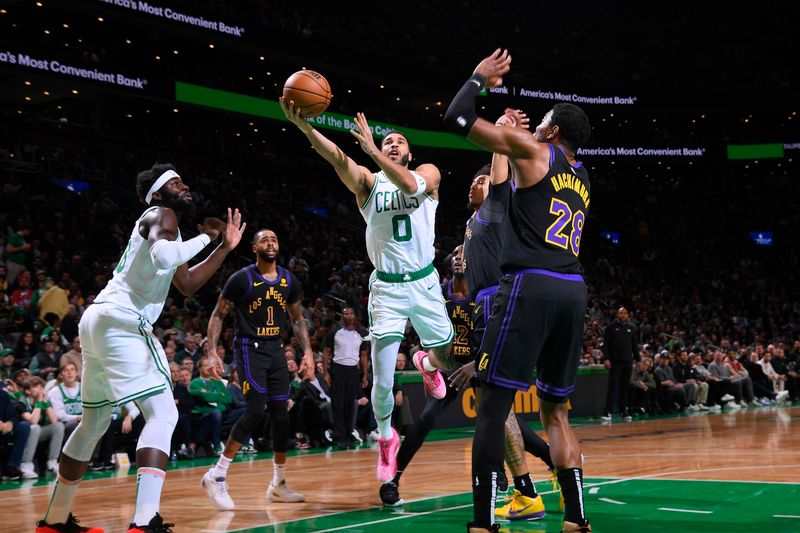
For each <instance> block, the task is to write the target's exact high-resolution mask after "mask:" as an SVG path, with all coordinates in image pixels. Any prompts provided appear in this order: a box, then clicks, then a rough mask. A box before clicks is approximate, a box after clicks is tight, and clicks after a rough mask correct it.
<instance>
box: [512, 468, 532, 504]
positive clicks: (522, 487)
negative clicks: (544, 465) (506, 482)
mask: <svg viewBox="0 0 800 533" xmlns="http://www.w3.org/2000/svg"><path fill="white" fill-rule="evenodd" d="M514 488H515V489H517V490H518V491H519V493H520V494H522V495H523V496H527V497H528V498H535V497H536V487H534V486H533V481H531V475H530V474H528V473H525V474H523V475H521V476H514Z"/></svg>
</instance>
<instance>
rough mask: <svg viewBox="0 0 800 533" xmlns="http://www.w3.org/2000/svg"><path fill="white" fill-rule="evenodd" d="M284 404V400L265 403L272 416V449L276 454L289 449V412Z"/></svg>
mask: <svg viewBox="0 0 800 533" xmlns="http://www.w3.org/2000/svg"><path fill="white" fill-rule="evenodd" d="M286 404H287V402H286V400H283V401H279V402H267V408H268V409H269V414H270V416H272V448H273V449H274V450H275V451H276V452H285V451H286V450H287V449H288V448H289V411H288V410H287V408H286Z"/></svg>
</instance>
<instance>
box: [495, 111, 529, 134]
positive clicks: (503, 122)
mask: <svg viewBox="0 0 800 533" xmlns="http://www.w3.org/2000/svg"><path fill="white" fill-rule="evenodd" d="M494 124H495V126H511V127H512V128H524V129H526V130H527V129H529V128H530V127H531V119H530V118H528V115H526V114H525V113H524V112H523V111H522V109H512V108H510V107H507V108H506V110H505V113H503V116H501V117H500V118H498V119H497V122H495V123H494Z"/></svg>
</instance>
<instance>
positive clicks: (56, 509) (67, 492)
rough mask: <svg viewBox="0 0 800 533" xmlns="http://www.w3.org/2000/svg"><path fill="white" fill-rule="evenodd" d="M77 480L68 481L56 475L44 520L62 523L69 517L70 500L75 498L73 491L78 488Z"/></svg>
mask: <svg viewBox="0 0 800 533" xmlns="http://www.w3.org/2000/svg"><path fill="white" fill-rule="evenodd" d="M78 483H80V480H78V481H69V480H66V479H64V478H63V477H61V476H60V475H59V476H58V479H56V486H55V488H54V489H53V496H52V497H51V498H50V505H49V506H48V508H47V514H45V515H44V521H45V522H47V523H48V524H51V525H52V524H64V523H66V521H67V519H68V518H69V511H70V509H72V500H73V499H74V498H75V491H77V490H78Z"/></svg>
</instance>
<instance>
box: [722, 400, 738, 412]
mask: <svg viewBox="0 0 800 533" xmlns="http://www.w3.org/2000/svg"><path fill="white" fill-rule="evenodd" d="M725 407H727V408H728V409H733V410H734V411H735V410H737V409H741V408H742V406H741V405H739V404H738V403H736V402H733V401H731V402H728V403H726V404H725Z"/></svg>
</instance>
